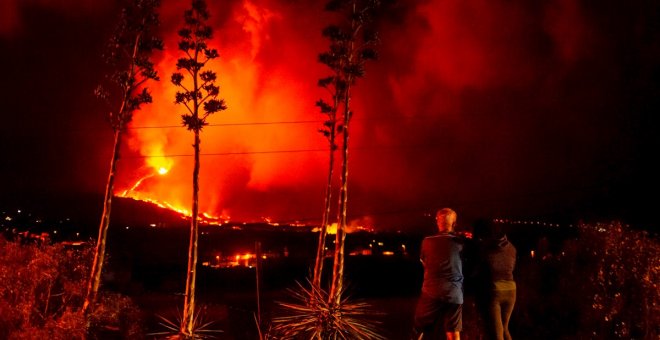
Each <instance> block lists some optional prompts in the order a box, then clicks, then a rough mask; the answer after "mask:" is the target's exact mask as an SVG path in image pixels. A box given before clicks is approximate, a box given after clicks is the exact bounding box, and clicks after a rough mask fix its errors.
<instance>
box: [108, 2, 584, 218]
mask: <svg viewBox="0 0 660 340" xmlns="http://www.w3.org/2000/svg"><path fill="white" fill-rule="evenodd" d="M186 5H187V4H186V2H185V1H184V2H178V1H164V4H163V6H164V7H163V8H162V11H161V18H162V21H163V36H164V37H165V39H164V40H165V47H166V50H165V51H164V52H163V53H162V54H161V55H159V56H156V58H157V60H158V63H157V69H158V72H159V74H160V75H161V78H162V79H163V80H162V81H161V82H159V83H156V84H153V85H151V87H150V89H151V91H152V94H153V98H154V103H153V104H152V105H149V106H147V107H145V108H144V109H143V110H142V111H141V112H138V113H137V114H136V115H135V118H134V120H133V122H132V124H131V127H130V131H129V132H130V133H129V134H130V140H129V142H128V144H129V147H130V148H131V150H132V151H131V152H134V153H135V154H136V155H137V156H134V157H127V158H126V161H125V163H123V165H122V168H121V169H120V174H121V176H122V183H123V187H122V186H120V187H119V190H118V191H117V193H118V194H122V193H123V194H122V195H125V196H128V197H133V198H136V199H142V200H151V201H156V202H160V203H161V204H164V205H166V206H168V207H170V208H173V209H177V210H179V211H181V212H184V213H185V211H187V210H188V209H187V207H188V205H189V201H190V196H191V190H192V189H191V174H192V163H193V162H192V157H191V155H192V148H191V144H192V140H191V137H190V134H189V133H188V132H187V131H186V130H185V128H183V127H182V126H181V117H180V115H181V114H182V113H183V112H182V111H181V110H182V109H181V108H180V107H176V106H175V105H174V94H175V92H176V89H175V87H174V86H173V85H172V84H171V83H170V82H169V77H170V75H171V74H172V72H173V71H174V70H175V64H176V60H177V58H178V50H177V49H176V46H177V45H176V41H177V35H176V30H177V29H178V27H179V24H180V22H181V20H182V19H181V18H182V13H183V10H184V8H185V6H186ZM323 6H324V1H283V0H242V1H239V0H235V1H211V2H209V7H210V11H211V19H210V22H209V23H210V24H211V25H212V26H213V27H214V32H215V33H214V34H215V37H214V39H213V40H212V45H213V46H212V47H213V48H216V49H218V51H219V52H220V58H218V59H216V60H214V61H213V63H212V64H210V67H211V68H213V69H214V70H215V71H216V72H217V74H218V84H219V85H220V97H221V98H224V99H225V100H226V103H227V106H228V109H227V110H226V111H224V112H222V113H220V114H218V115H215V116H213V117H211V118H210V120H209V123H210V125H209V126H207V127H205V128H204V130H203V131H202V144H201V153H202V160H201V162H202V168H201V169H202V171H201V174H200V187H201V190H200V209H201V211H203V212H206V213H207V214H209V215H212V216H224V217H226V218H228V217H231V218H232V219H238V220H248V221H258V220H264V219H265V218H274V219H276V220H282V219H284V220H299V219H313V220H319V219H320V215H321V211H322V203H323V199H322V197H323V190H324V176H325V175H326V171H327V169H326V164H327V142H326V141H325V139H324V138H323V136H322V135H321V134H319V133H318V129H319V128H320V126H321V124H322V120H323V117H322V115H320V113H319V112H318V109H317V108H316V107H315V106H314V103H315V102H316V100H317V99H319V98H322V97H323V96H326V95H327V94H326V93H324V92H323V91H322V90H321V89H319V88H318V87H317V86H316V81H317V79H319V78H321V77H325V76H327V75H328V74H329V70H327V69H325V68H324V67H323V65H321V64H320V63H318V62H317V56H318V54H319V52H321V51H323V50H325V48H326V45H327V43H326V42H325V41H324V39H323V38H322V36H321V34H320V32H321V29H322V28H323V27H324V26H326V25H328V24H329V23H331V22H332V17H331V16H330V14H327V13H325V12H324V11H323ZM377 19H378V23H379V25H380V26H381V27H379V31H380V32H381V33H382V34H381V40H382V41H381V45H380V46H379V47H378V49H379V50H380V51H381V53H380V60H379V61H377V62H376V63H373V64H372V65H369V66H368V67H367V74H366V77H365V78H364V79H360V81H359V83H358V85H357V87H356V92H355V95H354V98H353V99H352V100H353V104H352V106H353V108H354V113H355V114H354V120H355V123H354V125H353V129H354V130H353V134H352V137H351V138H352V144H351V147H352V148H353V149H354V150H355V152H354V153H353V156H352V159H351V163H350V165H349V167H350V168H351V171H352V176H351V184H350V185H351V186H353V189H352V191H351V195H350V196H351V197H350V198H349V200H350V202H351V203H350V204H349V206H350V208H349V215H353V216H355V217H357V216H367V215H371V214H373V215H379V214H381V215H383V216H384V217H385V218H390V217H391V216H387V214H388V213H391V212H392V211H394V212H396V211H406V210H407V211H410V210H411V209H418V210H419V209H426V208H428V207H432V206H435V205H437V204H438V202H465V201H468V202H469V201H470V199H471V198H470V197H469V196H468V195H470V194H473V193H474V192H475V190H476V189H478V191H479V192H480V193H481V194H482V195H486V196H497V195H498V194H499V192H501V191H502V190H504V189H506V188H509V187H511V186H512V185H521V184H525V185H526V184H529V183H533V182H535V181H537V180H538V178H541V177H544V174H543V171H542V170H540V172H539V173H533V174H520V173H519V172H518V170H517V168H518V165H519V164H521V162H527V161H528V160H529V157H532V158H533V157H534V156H533V155H534V152H533V150H525V149H524V148H523V149H521V148H520V147H518V141H519V140H520V139H522V138H527V139H531V140H535V139H538V138H540V137H539V136H530V135H529V131H526V130H524V129H519V128H518V126H516V124H512V123H511V122H512V121H514V120H515V122H516V123H519V124H520V125H523V124H527V123H529V122H528V120H529V118H525V117H526V116H525V115H523V114H522V113H525V114H527V112H529V111H534V110H536V109H537V108H538V107H542V106H544V107H550V109H552V108H553V105H555V106H556V105H557V104H556V103H555V99H554V97H553V96H552V95H551V94H546V95H541V96H535V97H531V96H529V93H552V91H550V90H552V89H553V88H556V87H557V86H560V85H561V84H562V82H563V81H564V80H563V79H564V77H565V75H566V74H569V73H570V72H571V65H572V64H573V63H575V62H577V61H578V60H580V58H583V57H584V56H585V55H588V49H589V46H588V45H586V44H584V43H583V42H584V40H585V39H586V38H585V37H587V36H588V34H590V33H589V32H590V31H589V29H588V28H589V26H588V23H586V21H585V20H584V18H583V17H582V14H581V11H580V7H579V4H573V2H570V1H564V0H557V1H551V2H549V3H547V4H545V5H539V4H527V3H524V2H509V1H458V0H450V1H440V0H432V1H404V2H398V3H396V4H392V3H390V2H386V6H385V8H384V9H383V11H382V12H381V14H380V16H379V17H378V18H377ZM567 31H571V33H572V34H571V35H570V36H569V35H567V34H566V32H567ZM530 91H532V92H530ZM511 103H516V105H512V104H511ZM513 106H515V108H513ZM550 109H548V110H550ZM512 111H515V112H512ZM519 112H521V114H519ZM504 114H512V115H514V116H515V117H516V118H515V119H511V118H507V119H502V117H503V115H504ZM526 119H527V120H526ZM477 131H478V132H477ZM541 137H542V136H541ZM566 138H567V139H566V140H565V143H569V142H570V140H571V138H572V137H571V135H570V134H568V135H567V136H566ZM559 148H561V143H560V145H559ZM514 150H516V151H514ZM557 150H558V149H554V148H552V149H549V150H548V151H546V152H550V153H555V152H557ZM439 155H442V156H441V157H439ZM502 159H505V160H506V162H502ZM447 162H449V163H451V165H452V166H451V167H447V166H443V164H447ZM494 164H498V165H497V167H496V166H495V165H494ZM548 185H552V183H548ZM376 197H377V200H376V199H374V198H376ZM420 201H422V202H423V203H422V204H420Z"/></svg>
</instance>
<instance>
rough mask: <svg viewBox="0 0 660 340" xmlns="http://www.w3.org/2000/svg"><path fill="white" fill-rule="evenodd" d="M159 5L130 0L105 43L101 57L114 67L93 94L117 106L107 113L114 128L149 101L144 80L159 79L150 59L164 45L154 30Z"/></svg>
mask: <svg viewBox="0 0 660 340" xmlns="http://www.w3.org/2000/svg"><path fill="white" fill-rule="evenodd" d="M158 6H160V0H135V1H131V2H129V3H128V4H127V6H126V7H124V9H123V10H122V12H121V16H120V19H119V23H118V25H117V27H116V28H115V31H114V34H113V35H112V37H111V39H110V41H109V43H108V45H107V47H106V52H105V53H104V58H105V60H106V62H107V63H108V65H109V66H110V67H111V68H112V69H113V70H114V71H112V72H111V74H110V75H109V76H108V77H107V78H108V82H107V83H105V84H102V85H99V86H98V87H97V88H96V90H95V94H96V96H97V97H99V98H100V99H102V100H104V101H105V102H106V103H107V104H109V105H110V106H112V107H113V108H114V107H117V108H118V109H117V110H112V111H111V112H110V114H109V120H110V124H111V126H112V128H113V129H114V130H115V131H117V130H121V129H123V127H124V126H126V124H128V123H129V122H130V121H131V120H132V119H133V113H134V112H135V111H136V110H139V109H140V106H141V105H142V104H146V103H151V102H152V97H151V94H150V93H149V90H148V89H147V88H146V87H143V86H144V84H145V83H146V82H147V81H148V80H156V81H157V80H160V79H159V77H158V73H157V72H156V70H155V69H154V64H153V62H152V61H151V60H150V56H151V54H152V52H153V51H154V50H162V49H163V41H162V40H161V39H160V38H159V37H158V36H157V35H156V32H154V31H155V27H157V26H158V25H159V23H160V22H159V18H158V13H157V12H156V8H158Z"/></svg>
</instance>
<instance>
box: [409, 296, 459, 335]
mask: <svg viewBox="0 0 660 340" xmlns="http://www.w3.org/2000/svg"><path fill="white" fill-rule="evenodd" d="M415 329H417V330H418V331H421V332H424V333H427V332H432V331H444V332H460V331H461V330H462V329H463V305H461V304H456V303H448V302H445V301H442V300H440V299H436V298H432V297H430V296H428V295H425V294H422V296H421V297H420V298H419V301H418V302H417V309H416V310H415Z"/></svg>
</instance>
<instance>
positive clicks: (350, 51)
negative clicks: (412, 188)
mask: <svg viewBox="0 0 660 340" xmlns="http://www.w3.org/2000/svg"><path fill="white" fill-rule="evenodd" d="M378 5H379V1H378V0H332V1H330V2H328V4H327V5H326V9H328V10H330V11H336V12H339V13H340V14H342V15H343V20H342V22H341V23H340V24H339V25H331V26H328V27H327V28H325V29H324V30H323V35H324V36H325V37H326V38H328V39H329V40H330V51H329V52H326V53H323V54H321V55H320V57H319V60H320V61H321V62H322V63H324V64H326V65H327V66H328V67H330V68H331V69H332V70H333V71H334V73H335V77H336V79H335V80H334V81H335V85H336V92H337V95H338V96H336V97H335V99H336V100H337V101H336V102H335V103H337V104H340V105H337V106H336V107H340V110H339V112H340V113H341V125H339V126H338V128H337V130H338V131H339V132H340V133H342V134H343V136H342V137H343V138H342V140H343V143H342V151H341V157H342V167H341V179H340V180H341V187H340V190H339V204H338V206H339V207H338V210H337V214H338V216H337V224H338V225H337V234H336V235H335V256H334V265H333V269H332V283H331V286H330V292H329V294H328V302H329V303H330V304H331V305H333V306H336V307H337V308H339V307H341V303H342V298H341V295H342V292H343V291H344V289H343V282H344V251H345V241H346V225H347V212H348V175H349V171H348V170H349V168H348V150H349V126H350V121H351V117H352V111H351V107H350V102H351V89H352V86H353V85H354V84H355V81H356V80H357V78H360V77H362V76H364V66H365V63H366V61H368V60H373V59H376V57H377V55H376V51H375V49H374V48H373V47H374V45H375V44H376V43H377V40H378V39H377V35H376V34H375V32H374V31H369V30H367V29H366V28H365V27H366V24H368V23H369V21H370V19H371V14H372V12H373V10H374V9H375V8H376V7H377V6H378ZM339 101H341V103H339Z"/></svg>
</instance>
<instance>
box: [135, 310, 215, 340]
mask: <svg viewBox="0 0 660 340" xmlns="http://www.w3.org/2000/svg"><path fill="white" fill-rule="evenodd" d="M203 314H204V313H203V308H198V310H197V312H196V313H195V318H194V320H193V334H192V335H190V336H188V335H186V334H181V333H180V327H181V320H182V319H183V313H181V311H180V310H179V309H178V308H177V312H176V315H175V317H174V320H172V319H168V318H166V317H164V316H162V315H156V316H157V317H158V318H159V319H160V320H161V321H160V322H159V323H158V324H159V325H161V326H162V327H163V328H165V330H164V331H162V332H155V333H149V334H147V335H149V336H155V337H156V338H159V339H172V340H174V339H187V340H196V339H200V340H201V339H215V338H216V337H215V336H214V335H213V334H215V333H223V332H224V331H223V330H219V329H211V328H210V326H211V325H212V324H213V323H214V321H204V315H203Z"/></svg>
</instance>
